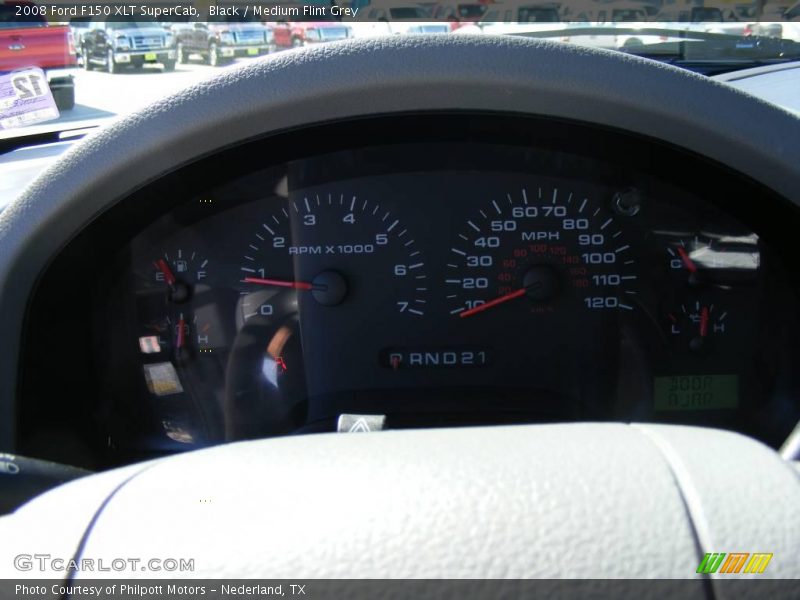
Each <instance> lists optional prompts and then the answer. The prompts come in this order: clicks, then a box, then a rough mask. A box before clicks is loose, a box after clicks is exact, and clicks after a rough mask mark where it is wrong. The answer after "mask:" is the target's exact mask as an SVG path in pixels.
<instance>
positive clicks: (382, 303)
mask: <svg viewBox="0 0 800 600" xmlns="http://www.w3.org/2000/svg"><path fill="white" fill-rule="evenodd" d="M241 274H242V276H243V277H242V280H241V282H242V284H243V294H242V300H241V302H240V307H241V310H240V312H241V319H242V320H243V321H247V320H248V319H251V318H253V317H256V316H260V317H268V318H273V317H277V316H279V315H281V314H288V313H290V312H292V311H294V310H296V304H297V302H298V301H302V302H306V301H307V302H309V303H314V304H316V305H319V306H324V307H330V308H333V307H337V306H340V305H361V306H363V307H365V308H369V310H370V311H375V310H378V311H381V312H382V313H384V314H387V313H394V314H401V315H404V316H407V317H422V316H423V315H424V314H425V307H426V304H427V300H426V298H427V292H428V282H427V275H426V272H425V260H424V258H423V256H422V251H421V250H420V249H419V246H418V244H417V242H416V241H415V239H414V237H413V235H412V234H411V233H410V232H409V231H408V229H407V228H406V227H405V226H404V225H403V223H402V222H401V221H400V219H399V218H396V217H395V216H394V215H393V214H392V212H391V211H389V210H386V209H384V208H382V207H381V205H380V203H379V202H377V201H374V200H371V199H365V198H360V197H358V196H357V195H352V194H345V193H342V192H338V193H334V192H320V193H313V194H301V195H293V197H291V198H290V199H289V201H288V202H287V203H286V204H285V205H284V206H282V207H281V208H280V209H278V210H276V211H275V212H273V213H272V214H268V215H266V216H265V218H264V220H263V222H262V223H261V224H260V227H258V228H257V230H256V231H255V232H254V234H253V237H252V238H251V239H250V240H249V243H248V246H247V250H246V252H245V253H244V256H243V261H242V264H241Z"/></svg>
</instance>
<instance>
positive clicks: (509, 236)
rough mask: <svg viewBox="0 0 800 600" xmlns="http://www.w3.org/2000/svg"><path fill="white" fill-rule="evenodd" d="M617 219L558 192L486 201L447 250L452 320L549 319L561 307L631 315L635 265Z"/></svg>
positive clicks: (538, 191)
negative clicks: (495, 313)
mask: <svg viewBox="0 0 800 600" xmlns="http://www.w3.org/2000/svg"><path fill="white" fill-rule="evenodd" d="M620 218H621V217H620V216H619V215H617V214H614V213H613V211H612V210H610V209H609V208H606V207H605V206H604V205H603V204H601V203H599V202H597V201H594V200H593V199H591V198H589V197H586V196H584V195H579V194H577V193H574V192H570V191H568V190H560V189H558V188H552V189H546V188H542V187H538V188H530V189H529V188H522V189H520V190H519V191H518V192H517V193H515V194H513V193H507V194H505V195H504V196H501V197H499V198H495V199H490V200H489V201H488V202H486V203H485V204H484V205H483V206H482V207H481V208H480V209H479V210H478V211H477V212H476V213H475V214H474V215H473V216H471V218H469V219H467V221H466V223H465V224H463V226H462V227H461V230H460V231H459V232H458V233H457V237H456V239H455V240H454V241H453V244H452V245H451V247H450V249H449V259H448V261H447V274H446V279H445V283H446V286H447V299H448V301H449V302H450V306H449V312H450V314H451V315H454V316H457V317H459V318H468V317H473V316H476V315H479V314H481V313H483V312H485V311H488V310H490V309H493V308H495V307H497V308H498V309H500V307H501V306H505V309H504V310H506V311H510V310H514V311H527V312H529V313H530V312H532V313H547V312H551V311H555V310H557V308H558V307H559V306H562V305H565V304H571V305H574V304H578V305H580V306H582V307H583V308H585V309H587V310H593V311H595V310H619V309H621V310H633V306H634V303H633V296H634V295H635V289H634V287H635V286H634V284H635V281H636V278H637V276H636V273H635V260H634V258H633V252H631V247H630V245H629V244H628V243H627V242H626V241H625V239H624V230H623V228H622V226H621V223H619V222H618V219H620Z"/></svg>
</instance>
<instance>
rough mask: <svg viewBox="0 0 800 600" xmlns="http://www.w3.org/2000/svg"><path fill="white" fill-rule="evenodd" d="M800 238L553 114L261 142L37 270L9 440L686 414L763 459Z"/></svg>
mask: <svg viewBox="0 0 800 600" xmlns="http://www.w3.org/2000/svg"><path fill="white" fill-rule="evenodd" d="M799 225H800V216H799V215H798V212H797V210H796V208H794V207H792V206H791V205H790V203H788V202H787V201H785V200H784V199H782V198H780V197H778V196H776V195H775V194H774V193H773V192H771V191H770V190H768V189H765V188H763V187H761V186H759V185H758V184H757V183H755V182H753V181H752V180H749V179H747V178H745V177H743V176H741V175H739V174H737V173H735V172H732V171H730V170H728V169H727V168H726V167H724V166H722V165H719V164H716V163H713V162H710V161H708V160H706V159H704V158H702V157H698V156H695V155H692V154H690V153H687V152H684V151H682V150H679V149H676V148H674V147H671V146H669V145H666V144H663V143H661V142H659V141H657V140H652V139H647V138H643V137H636V136H632V135H629V134H626V133H623V132H620V131H615V130H610V129H604V128H600V127H595V126H590V125H587V124H582V123H576V122H570V121H562V120H558V119H539V118H532V117H522V116H516V115H498V114H494V115H493V114H469V113H435V114H418V115H402V116H393V117H385V118H372V119H363V120H355V121H349V122H342V123H334V124H329V125H323V126H316V127H309V128H305V129H301V130H295V131H290V132H285V133H281V134H277V135H273V136H270V137H266V138H263V139H255V140H253V141H250V142H247V143H245V144H241V145H238V146H235V147H232V148H225V149H221V150H220V151H218V152H216V153H214V154H213V155H210V156H205V157H202V158H200V159H199V160H197V161H195V162H192V163H191V164H187V165H184V166H183V167H182V168H180V169H178V170H176V171H174V172H171V173H169V174H167V175H165V176H163V177H161V178H159V179H157V180H155V181H151V182H146V183H145V184H143V185H142V187H141V188H140V189H139V190H137V191H135V192H134V193H133V194H131V195H130V196H128V197H126V198H122V199H119V201H118V202H117V203H116V204H115V205H114V206H113V207H112V208H110V209H109V210H107V211H106V212H104V213H103V214H100V215H98V216H97V218H96V219H95V220H94V222H93V223H91V224H90V225H89V226H88V227H87V228H85V229H84V230H83V231H82V232H80V234H78V235H77V237H75V238H74V239H73V240H72V241H71V242H70V243H69V244H68V245H67V246H66V247H65V248H64V249H63V250H62V251H61V253H60V254H59V256H58V257H57V258H56V260H55V261H54V262H52V263H51V265H50V267H49V268H48V270H47V271H46V272H45V274H44V275H43V276H42V278H41V279H40V282H39V285H38V287H37V291H36V294H35V296H34V299H33V301H32V302H31V304H30V307H29V310H28V315H27V319H26V324H25V326H26V334H25V346H24V348H23V352H24V360H23V361H22V364H23V365H24V367H23V371H22V379H21V381H22V384H21V390H20V396H21V402H20V422H19V430H20V442H21V447H22V448H23V450H24V452H25V453H27V454H30V455H34V456H37V455H42V454H43V453H44V452H45V450H44V445H43V443H42V440H44V439H45V438H47V439H49V440H52V439H53V435H57V436H59V437H58V438H57V439H63V440H64V444H63V446H62V448H61V449H60V452H63V453H66V454H68V455H69V456H68V458H69V460H65V457H64V455H63V454H62V455H61V456H59V457H57V458H59V459H60V460H62V462H72V463H73V464H90V465H92V466H98V465H104V464H120V463H126V462H130V461H132V460H136V459H138V458H141V457H147V456H155V455H158V454H161V453H166V452H174V451H181V450H188V449H193V448H197V447H200V446H205V445H210V444H216V443H221V442H225V441H230V440H236V439H248V438H256V437H268V436H275V435H286V434H291V433H295V432H310V431H335V430H336V428H337V423H338V422H339V420H340V417H341V416H342V415H364V414H368V415H383V416H385V419H386V426H387V427H390V428H404V427H429V426H437V425H469V424H485V423H518V422H565V421H566V422H572V421H606V420H619V421H645V422H670V423H687V424H699V425H708V426H715V427H721V428H726V429H732V430H736V431H741V432H743V433H747V434H749V435H752V436H754V437H756V438H759V439H761V440H763V441H765V442H767V443H768V444H771V445H773V446H777V445H778V444H780V442H781V441H782V440H783V439H785V437H786V436H787V434H788V433H789V432H790V431H791V430H792V428H793V426H794V425H795V424H796V423H797V421H798V419H800V405H799V404H798V403H797V401H796V398H797V397H798V390H799V389H800V379H799V378H798V375H797V373H796V370H795V369H793V367H792V365H796V364H797V362H798V358H800V357H798V356H797V354H798V346H797V343H796V339H797V336H798V333H800V323H799V322H798V318H797V311H796V306H797V303H798V295H797V294H798V277H797V273H798V271H797V267H796V265H794V264H792V263H791V262H790V258H791V257H793V256H795V257H796V251H794V250H793V243H794V239H793V237H792V235H793V234H792V232H793V231H795V232H796V231H797V230H798V226H799ZM795 235H796V234H795ZM85 356H91V357H93V358H92V360H91V361H86V360H85V358H84V357H85ZM45 374H46V375H45Z"/></svg>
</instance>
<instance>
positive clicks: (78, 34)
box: [69, 17, 92, 64]
mask: <svg viewBox="0 0 800 600" xmlns="http://www.w3.org/2000/svg"><path fill="white" fill-rule="evenodd" d="M91 22H92V18H91V17H73V18H72V19H70V20H69V29H70V31H71V32H72V38H73V40H74V42H75V47H76V48H80V47H81V43H82V41H83V34H84V33H86V32H87V31H89V23H91ZM82 62H83V61H82V58H81V55H80V54H78V63H79V64H80V63H82Z"/></svg>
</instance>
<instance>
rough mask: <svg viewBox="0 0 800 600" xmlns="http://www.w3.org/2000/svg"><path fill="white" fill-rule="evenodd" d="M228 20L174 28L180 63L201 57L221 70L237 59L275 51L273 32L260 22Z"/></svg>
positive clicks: (177, 55) (220, 18) (222, 19)
mask: <svg viewBox="0 0 800 600" xmlns="http://www.w3.org/2000/svg"><path fill="white" fill-rule="evenodd" d="M226 18H227V17H217V20H211V21H209V22H207V23H202V22H197V23H187V24H180V25H175V26H173V27H172V32H173V33H174V34H175V43H176V57H177V60H178V62H179V63H185V62H187V61H188V60H189V58H190V56H191V55H192V54H197V55H200V56H202V58H203V59H204V60H205V61H206V62H208V64H210V65H212V66H217V65H221V64H224V63H227V62H230V61H231V60H233V59H234V58H235V57H237V56H259V55H261V54H268V53H270V52H272V51H273V50H275V44H274V42H273V34H272V30H271V29H270V28H269V27H267V26H266V25H264V24H263V23H261V22H260V21H245V22H242V21H236V22H232V21H227V20H225V19H226ZM212 19H213V17H212Z"/></svg>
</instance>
